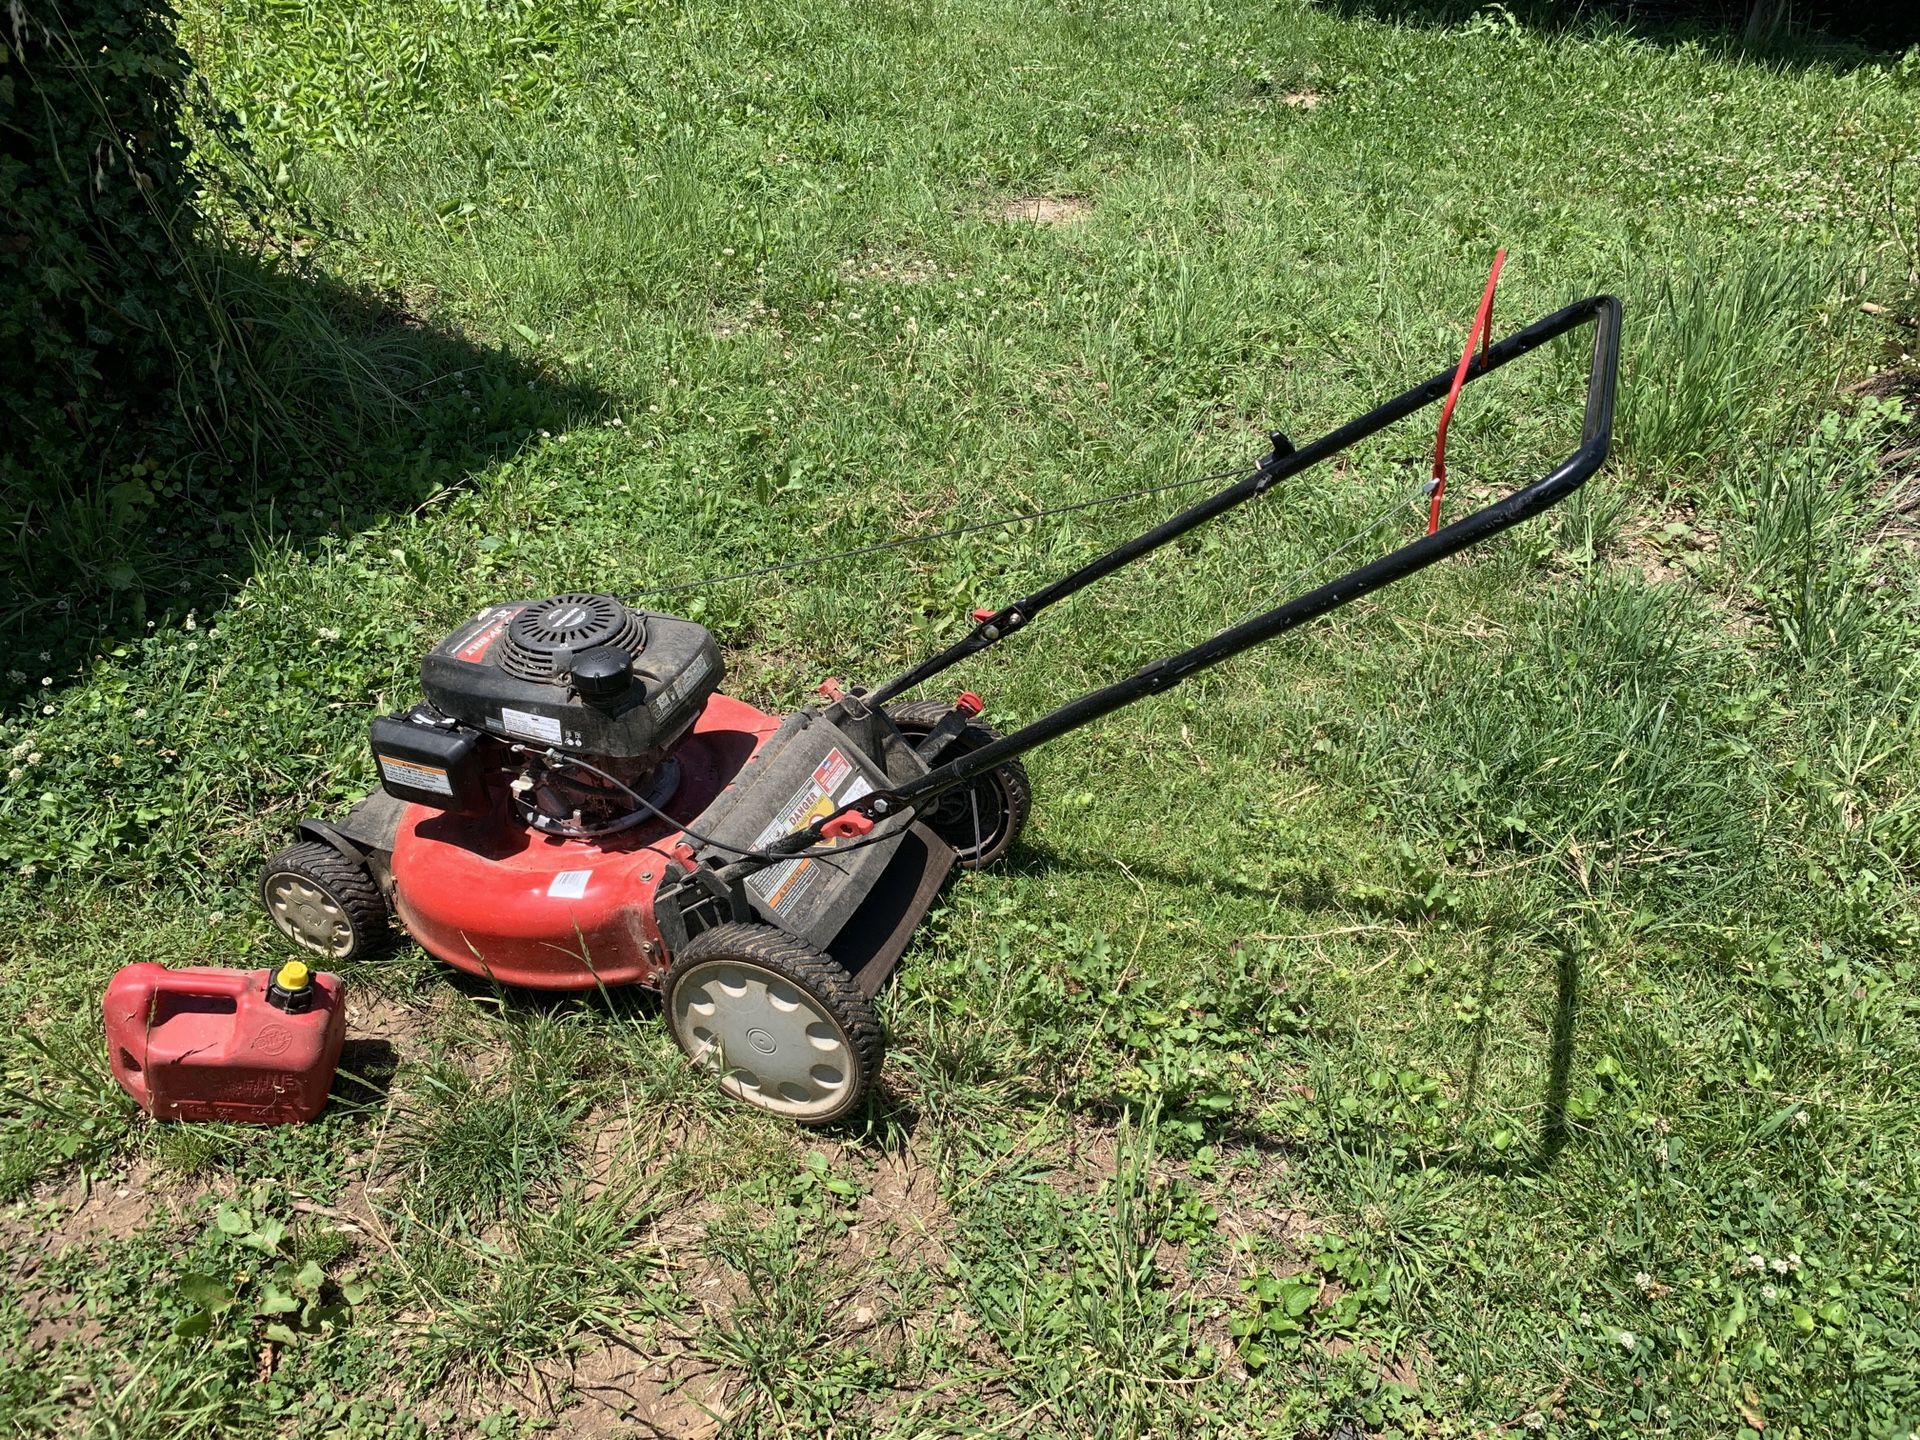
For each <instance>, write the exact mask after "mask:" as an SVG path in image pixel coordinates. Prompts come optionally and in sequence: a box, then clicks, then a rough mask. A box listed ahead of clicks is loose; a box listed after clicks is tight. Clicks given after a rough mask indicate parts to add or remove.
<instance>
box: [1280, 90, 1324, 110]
mask: <svg viewBox="0 0 1920 1440" xmlns="http://www.w3.org/2000/svg"><path fill="white" fill-rule="evenodd" d="M1326 98H1327V97H1326V96H1324V95H1322V94H1321V93H1320V92H1319V91H1318V90H1289V91H1288V92H1287V93H1286V94H1284V95H1282V96H1281V97H1280V103H1281V104H1282V105H1285V106H1286V107H1287V108H1288V109H1289V110H1311V109H1313V107H1314V106H1316V105H1318V104H1319V103H1320V102H1321V101H1323V100H1325V99H1326Z"/></svg>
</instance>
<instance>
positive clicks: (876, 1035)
mask: <svg viewBox="0 0 1920 1440" xmlns="http://www.w3.org/2000/svg"><path fill="white" fill-rule="evenodd" d="M710 960H744V961H746V962H748V963H750V964H754V965H758V966H760V967H761V968H763V969H766V970H771V971H773V972H774V973H775V974H776V975H782V976H785V977H786V978H787V979H789V980H791V981H793V983H794V984H796V985H799V986H801V987H802V988H804V989H806V990H808V991H810V992H811V993H812V994H813V995H815V996H816V997H818V998H819V999H820V1000H821V1001H822V1002H823V1003H824V1004H825V1005H826V1007H827V1009H829V1010H830V1011H831V1012H832V1013H833V1018H834V1019H835V1020H836V1021H837V1022H838V1023H839V1025H840V1028H841V1029H842V1030H844V1031H846V1033H847V1040H848V1042H849V1043H850V1044H851V1046H852V1047H853V1053H854V1058H855V1059H856V1060H857V1061H858V1062H859V1066H860V1081H859V1083H858V1084H857V1085H855V1086H854V1088H853V1093H852V1094H851V1095H850V1096H849V1097H848V1100H847V1103H846V1105H845V1106H843V1107H842V1108H841V1109H839V1110H837V1111H835V1112H834V1113H833V1114H832V1115H827V1116H823V1117H822V1118H820V1119H817V1120H808V1121H801V1122H799V1123H801V1124H808V1125H831V1124H833V1123H834V1122H835V1121H837V1120H840V1119H842V1118H843V1117H844V1116H846V1115H847V1114H848V1113H849V1112H850V1111H852V1110H855V1109H857V1108H858V1107H859V1106H860V1104H861V1102H862V1101H863V1100H864V1099H865V1098H866V1095H867V1093H868V1091H869V1090H871V1089H872V1087H873V1085H874V1082H875V1081H877V1080H878V1079H879V1078H880V1066H881V1064H882V1062H883V1061H884V1060H885V1059H886V1032H885V1031H884V1030H882V1029H881V1028H880V1019H879V1017H878V1016H877V1015H875V1014H874V1013H873V1003H872V1002H871V1001H870V1000H868V999H867V997H866V996H864V995H862V994H861V993H860V991H859V988H858V987H857V986H855V985H854V983H853V977H852V976H851V975H849V974H848V973H847V968H846V966H844V965H842V964H841V963H840V962H839V961H837V960H835V959H834V958H833V957H832V956H831V955H828V954H826V953H825V952H824V951H822V950H818V949H815V948H814V947H813V946H812V945H809V944H808V943H807V942H806V941H804V940H802V939H800V938H798V937H797V936H793V935H789V934H787V933H786V932H785V931H783V930H776V929H775V928H774V927H773V926H771V925H755V924H751V923H747V922H741V921H731V922H729V923H727V924H725V925H716V926H714V927H713V928H712V929H711V930H703V931H701V932H700V933H699V934H698V935H696V936H694V938H693V939H691V940H689V941H688V942H687V945H686V948H685V949H683V950H681V952H680V953H679V954H678V955H677V956H675V957H674V961H673V964H672V965H671V966H669V967H668V969H667V974H666V978H665V979H664V980H663V981H662V982H661V984H660V995H661V999H662V1002H663V1008H664V1010H665V1012H666V1016H667V1029H668V1030H669V1031H670V1032H671V1033H672V1035H673V1040H674V1043H675V1044H676V1045H678V1046H679V1047H680V1049H681V1051H682V1052H683V1053H685V1054H687V1055H689V1056H691V1054H692V1053H693V1052H692V1051H691V1050H689V1049H688V1048H687V1043H686V1040H685V1039H684V1038H683V1037H682V1036H681V1034H680V1032H679V1031H678V1030H676V1029H674V1025H673V992H674V988H675V986H677V985H678V984H679V982H680V977H681V976H683V975H685V974H686V973H687V971H688V970H690V969H692V968H693V967H694V966H695V965H699V964H704V963H706V962H707V961H710ZM743 1103H747V1102H743Z"/></svg>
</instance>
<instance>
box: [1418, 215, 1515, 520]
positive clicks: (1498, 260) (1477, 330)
mask: <svg viewBox="0 0 1920 1440" xmlns="http://www.w3.org/2000/svg"><path fill="white" fill-rule="evenodd" d="M1506 259H1507V252H1506V251H1505V250H1497V251H1495V252H1494V256H1493V270H1492V272H1491V273H1490V274H1489V275H1488V276H1487V288H1486V291H1485V292H1484V293H1483V294H1482V295H1481V296H1480V313H1479V314H1477V315H1475V316H1474V317H1473V328H1472V329H1471V330H1469V331H1467V348H1466V349H1464V350H1462V351H1461V352H1460V368H1459V369H1457V370H1455V371H1454V372H1453V388H1452V389H1450V390H1448V391H1447V403H1446V404H1445V405H1443V406H1441V407H1440V432H1439V434H1437V435H1435V436H1434V437H1433V488H1432V490H1431V491H1430V492H1429V493H1430V494H1431V495H1432V496H1433V498H1432V499H1431V500H1429V501H1428V502H1427V534H1429V535H1431V534H1433V532H1434V531H1436V530H1438V529H1439V528H1440V497H1441V496H1442V495H1444V494H1446V493H1447V424H1448V422H1449V421H1451V420H1452V419H1453V407H1454V405H1455V404H1456V403H1458V401H1459V399H1460V387H1461V386H1463V385H1465V384H1466V383H1467V366H1468V364H1469V363H1471V361H1472V360H1473V345H1474V341H1476V340H1478V341H1479V342H1480V358H1481V359H1483V360H1484V359H1485V358H1486V354H1487V346H1488V345H1489V344H1490V343H1491V342H1492V340H1493V287H1494V286H1495V285H1497V284H1499V283H1500V267H1501V266H1502V265H1503V264H1505V263H1506Z"/></svg>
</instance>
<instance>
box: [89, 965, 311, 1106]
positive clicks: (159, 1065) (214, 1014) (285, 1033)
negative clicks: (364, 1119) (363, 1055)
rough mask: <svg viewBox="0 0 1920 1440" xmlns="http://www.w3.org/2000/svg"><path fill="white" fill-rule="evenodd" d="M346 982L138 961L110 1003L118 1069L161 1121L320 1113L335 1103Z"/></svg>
mask: <svg viewBox="0 0 1920 1440" xmlns="http://www.w3.org/2000/svg"><path fill="white" fill-rule="evenodd" d="M342 999H343V993H342V987H341V984H340V980H339V978H338V977H337V976H333V975H315V974H312V973H310V972H309V971H308V970H307V967H306V966H305V965H303V964H301V963H300V962H299V961H298V960H295V961H291V962H289V963H288V964H285V965H282V966H281V967H280V969H279V970H278V971H272V970H215V969H190V970H169V969H167V968H166V967H165V966H164V965H154V964H139V965H129V966H127V967H126V968H125V969H123V970H122V971H120V973H119V974H117V975H115V976H114V977H113V981H112V983H111V984H109V985H108V986H107V994H106V1000H105V1002H104V1004H105V1009H106V1016H107V1058H108V1060H109V1062H110V1063H111V1064H112V1066H113V1076H114V1078H115V1079H116V1080H118V1081H119V1082H120V1085H121V1088H123V1089H124V1090H125V1091H126V1092H127V1093H128V1094H129V1095H131V1096H133V1098H134V1099H135V1100H137V1101H139V1102H140V1106H141V1108H142V1109H144V1110H146V1111H147V1112H148V1113H149V1114H151V1115H153V1116H155V1117H157V1118H159V1119H161V1120H243V1121H251V1122H253V1123H254V1124H259V1125H278V1124H284V1123H286V1122H288V1121H293V1120H311V1119H313V1117H314V1116H316V1115H318V1114H319V1113H320V1112H321V1110H322V1109H324V1108H325V1107H326V1103H327V1091H328V1089H329V1088H330V1087H331V1086H332V1084H333V1071H334V1067H335V1066H336V1065H338V1064H339V1063H340V1042H341V1041H342V1040H343V1039H344V1038H345V1035H346V1018H347V1017H346V1007H345V1005H344V1004H343V1003H342Z"/></svg>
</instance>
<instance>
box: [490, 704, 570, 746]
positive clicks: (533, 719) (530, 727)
mask: <svg viewBox="0 0 1920 1440" xmlns="http://www.w3.org/2000/svg"><path fill="white" fill-rule="evenodd" d="M500 728H501V729H502V730H504V731H506V732H507V733H508V734H509V735H518V736H520V737H522V738H523V739H527V740H544V741H546V742H547V744H549V745H558V744H559V743H560V722H559V721H558V720H556V719H554V718H553V717H552V716H551V715H534V714H532V713H530V712H528V711H525V710H512V709H509V708H508V707H507V706H505V705H502V706H501V707H500Z"/></svg>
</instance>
